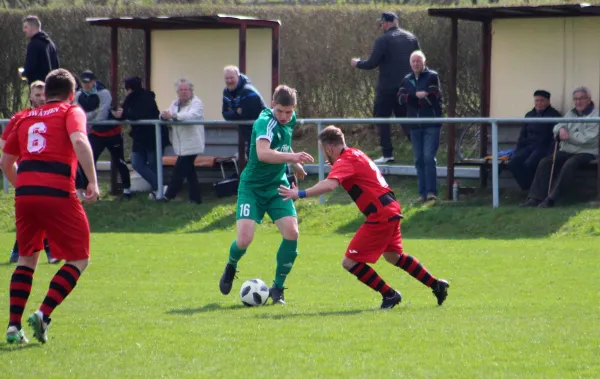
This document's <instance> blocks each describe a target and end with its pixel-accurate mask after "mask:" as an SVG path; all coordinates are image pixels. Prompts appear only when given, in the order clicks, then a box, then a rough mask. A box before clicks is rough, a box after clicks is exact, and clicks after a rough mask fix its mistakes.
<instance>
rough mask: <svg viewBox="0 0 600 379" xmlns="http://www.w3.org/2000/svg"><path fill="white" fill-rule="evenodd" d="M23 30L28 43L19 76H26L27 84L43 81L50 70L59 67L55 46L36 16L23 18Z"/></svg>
mask: <svg viewBox="0 0 600 379" xmlns="http://www.w3.org/2000/svg"><path fill="white" fill-rule="evenodd" d="M23 32H24V33H25V36H26V37H27V39H29V44H28V45H27V56H26V57H25V67H24V71H22V72H21V77H25V78H27V83H29V84H31V83H33V82H35V81H36V80H41V81H42V82H43V81H45V80H46V75H48V73H49V72H50V71H52V70H55V69H57V68H59V62H58V53H57V52H56V46H55V45H54V42H52V40H51V39H50V37H49V36H48V34H46V32H43V31H42V23H41V22H40V19H39V18H38V17H36V16H27V17H25V18H24V19H23Z"/></svg>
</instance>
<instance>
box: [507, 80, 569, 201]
mask: <svg viewBox="0 0 600 379" xmlns="http://www.w3.org/2000/svg"><path fill="white" fill-rule="evenodd" d="M533 98H534V101H535V106H534V108H533V109H532V110H531V111H529V112H528V113H527V114H526V115H525V118H529V117H536V118H539V117H562V115H561V114H560V113H559V112H558V111H557V110H556V109H554V108H552V106H551V105H550V92H548V91H544V90H537V91H535V92H534V94H533ZM554 125H555V124H554V123H547V124H546V123H544V124H536V123H527V122H526V123H524V124H523V126H522V127H521V133H520V134H519V140H518V141H517V148H516V149H515V152H514V153H513V155H512V157H511V158H510V160H509V161H508V169H509V170H510V172H512V174H513V176H514V177H515V180H516V181H517V183H518V184H519V187H521V189H522V190H523V191H527V190H529V188H531V183H532V182H533V177H534V176H535V170H536V169H537V167H538V164H539V163H540V161H541V160H542V158H544V157H547V156H548V155H551V154H552V148H553V147H554V146H553V143H552V141H553V139H552V128H554Z"/></svg>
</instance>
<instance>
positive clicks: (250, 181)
mask: <svg viewBox="0 0 600 379" xmlns="http://www.w3.org/2000/svg"><path fill="white" fill-rule="evenodd" d="M272 106H273V109H265V110H264V111H262V113H261V114H260V116H259V117H258V119H257V120H256V121H255V122H254V126H253V127H252V138H251V142H250V152H249V156H248V164H247V165H246V168H245V169H244V171H243V172H242V175H241V178H240V185H239V189H238V200H237V209H236V220H237V238H236V239H235V240H234V241H233V243H232V244H231V247H230V248H229V262H228V263H227V265H226V266H225V271H224V272H223V276H221V281H220V282H219V288H220V290H221V293H222V294H223V295H227V294H228V293H229V292H231V287H232V285H233V280H234V279H235V274H236V272H237V264H238V262H239V260H240V259H241V258H242V257H243V256H244V254H245V253H246V249H248V246H250V243H251V242H252V239H253V238H254V231H255V228H256V224H257V223H258V224H260V223H261V222H262V219H263V217H264V215H265V213H267V214H268V215H269V217H271V219H272V220H273V222H274V223H275V225H277V228H278V229H279V231H280V232H281V236H282V237H283V241H281V245H280V246H279V250H278V251H277V268H276V269H275V280H274V281H273V286H272V287H271V289H270V290H269V293H270V296H271V298H272V299H273V303H274V304H285V300H284V297H283V290H284V287H283V283H284V282H285V279H286V277H287V275H288V274H289V273H290V271H291V270H292V266H293V265H294V261H295V260H296V256H297V255H298V251H297V247H298V221H297V219H296V208H295V207H294V203H293V202H291V201H283V198H282V197H281V196H279V192H278V189H279V186H280V185H286V186H289V182H288V180H287V171H286V168H287V164H288V163H289V164H291V165H292V168H293V170H294V174H295V175H296V177H297V178H298V179H303V178H304V177H305V176H306V172H305V171H304V168H303V167H302V164H303V163H307V162H314V159H313V157H311V156H310V155H309V154H307V153H304V152H302V153H294V152H293V151H292V131H293V129H294V126H296V112H295V109H296V90H295V89H293V88H290V87H288V86H284V85H281V86H278V87H277V88H276V89H275V92H274V93H273V101H272Z"/></svg>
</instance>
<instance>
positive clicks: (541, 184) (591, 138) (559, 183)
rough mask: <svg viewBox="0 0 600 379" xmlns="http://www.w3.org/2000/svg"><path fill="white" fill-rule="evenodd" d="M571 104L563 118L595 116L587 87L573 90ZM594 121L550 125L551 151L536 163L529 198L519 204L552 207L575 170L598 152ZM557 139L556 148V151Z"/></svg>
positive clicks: (596, 126) (568, 183)
mask: <svg viewBox="0 0 600 379" xmlns="http://www.w3.org/2000/svg"><path fill="white" fill-rule="evenodd" d="M573 102H574V103H575V107H574V108H573V109H571V110H570V111H569V112H567V114H566V115H565V117H569V118H575V117H580V118H590V117H598V109H596V108H595V107H594V103H593V102H592V96H591V94H590V90H589V89H587V88H586V87H578V88H576V89H575V90H574V91H573ZM599 130H600V125H599V124H598V123H589V122H588V123H585V122H569V123H560V124H557V125H556V126H555V127H554V130H553V133H554V135H555V137H556V142H555V149H554V154H553V155H552V156H549V157H546V158H544V159H542V161H541V162H540V164H539V166H538V168H537V171H536V173H535V177H534V179H533V185H532V186H531V190H530V191H529V197H528V199H527V201H526V202H524V203H523V204H521V206H526V207H535V206H538V207H541V208H548V207H552V206H553V205H554V203H555V202H556V201H557V200H558V197H559V195H560V194H561V193H562V192H563V191H564V190H565V189H567V188H568V187H572V186H573V181H574V179H575V171H576V170H577V169H578V168H579V167H581V166H583V165H585V164H587V163H589V162H591V161H592V160H594V159H596V156H597V154H598V131H599ZM559 141H560V149H559V150H557V147H558V144H559Z"/></svg>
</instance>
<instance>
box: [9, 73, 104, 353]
mask: <svg viewBox="0 0 600 379" xmlns="http://www.w3.org/2000/svg"><path fill="white" fill-rule="evenodd" d="M74 89H75V79H74V78H73V76H72V75H71V74H70V73H69V72H68V71H66V70H63V69H58V70H54V71H52V72H50V74H48V76H47V77H46V88H45V94H46V105H44V106H42V107H39V108H37V109H32V110H31V111H30V112H28V113H27V114H26V115H25V116H23V117H22V118H21V119H20V120H19V121H18V122H17V124H16V125H15V126H14V128H13V131H12V132H11V134H10V135H9V136H8V139H7V141H6V144H5V146H4V148H3V153H4V154H3V155H2V157H1V158H0V167H1V168H2V171H3V173H4V175H6V177H7V178H8V180H9V181H10V182H11V184H12V185H13V186H14V187H15V214H16V219H17V221H16V226H17V242H18V243H19V247H20V249H19V260H18V262H17V267H16V269H15V271H14V273H13V275H12V277H11V281H10V310H9V313H10V319H9V323H8V330H7V332H6V341H7V342H8V343H17V344H23V343H27V342H28V341H27V338H26V337H25V334H24V332H23V330H22V329H21V319H22V316H23V311H24V310H25V306H26V304H27V300H28V298H29V294H30V293H31V284H32V282H33V273H34V271H35V268H36V266H37V261H38V258H39V255H40V250H42V249H43V247H44V246H43V242H42V241H43V237H44V235H46V236H47V237H48V241H49V243H50V246H51V248H52V254H53V255H54V256H55V257H56V258H57V259H64V260H65V264H64V265H63V266H62V267H61V268H60V270H58V272H57V273H56V275H54V277H53V278H52V281H51V282H50V288H49V289H48V292H47V294H46V297H45V298H44V301H43V302H42V304H41V306H40V308H39V310H38V311H36V312H35V313H34V314H32V315H31V316H30V317H29V319H28V323H29V325H30V326H31V327H32V328H33V330H34V336H35V338H36V339H37V340H39V341H40V342H42V343H45V342H47V340H48V325H49V324H50V314H51V313H52V311H53V310H54V309H55V308H56V307H57V306H58V305H60V304H61V303H62V301H63V300H64V299H65V298H66V297H67V296H68V295H69V293H70V292H71V291H72V290H73V288H74V287H75V285H76V284H77V281H78V279H79V277H80V275H81V273H82V272H83V271H84V270H85V268H86V267H87V265H88V262H89V256H90V254H89V249H90V227H89V224H88V220H87V216H86V214H85V211H84V210H83V207H82V206H81V203H80V201H79V200H78V198H77V195H76V193H75V172H76V171H77V161H79V162H80V164H81V166H82V168H83V170H84V171H85V174H86V175H87V177H88V179H89V180H90V183H89V185H88V187H87V191H86V194H85V197H84V201H85V202H87V203H93V202H95V201H96V200H97V199H98V196H99V190H98V181H97V178H96V171H95V170H94V160H93V155H92V149H91V147H90V144H89V141H88V138H87V133H86V117H85V113H83V110H82V109H81V108H79V107H78V106H75V105H72V104H71V103H72V101H73V97H74V95H75V94H74ZM18 158H20V159H21V161H20V163H19V167H18V170H17V169H16V165H15V162H16V161H17V159H18Z"/></svg>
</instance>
